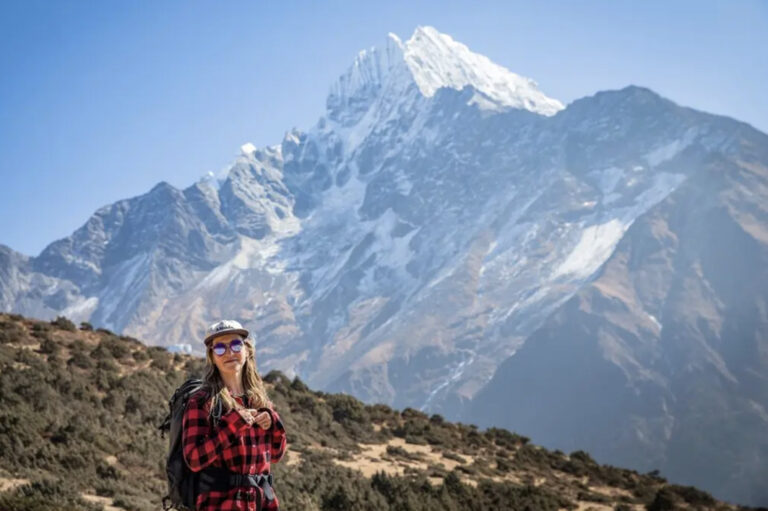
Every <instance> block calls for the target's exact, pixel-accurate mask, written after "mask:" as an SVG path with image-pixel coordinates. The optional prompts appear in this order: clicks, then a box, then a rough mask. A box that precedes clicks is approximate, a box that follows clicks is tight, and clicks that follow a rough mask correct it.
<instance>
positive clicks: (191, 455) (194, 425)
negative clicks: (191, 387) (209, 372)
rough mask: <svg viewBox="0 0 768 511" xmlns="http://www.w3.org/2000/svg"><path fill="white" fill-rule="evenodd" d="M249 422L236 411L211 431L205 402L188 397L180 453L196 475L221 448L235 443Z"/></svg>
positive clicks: (228, 414) (226, 415)
mask: <svg viewBox="0 0 768 511" xmlns="http://www.w3.org/2000/svg"><path fill="white" fill-rule="evenodd" d="M246 428H248V423H247V422H246V421H245V419H243V417H242V416H241V415H240V414H239V413H238V412H237V411H235V410H230V411H229V412H227V413H225V414H224V415H222V417H221V421H220V422H219V425H218V427H215V428H213V429H211V427H210V421H209V418H208V411H207V410H206V407H205V400H204V399H195V398H194V397H193V398H190V400H189V402H188V403H187V408H186V410H184V420H183V422H182V450H183V452H184V461H186V462H187V465H188V466H189V468H190V470H192V471H193V472H198V471H200V470H202V469H204V468H205V467H207V466H208V465H210V464H211V463H213V462H214V461H215V460H216V459H217V458H218V457H219V456H221V455H222V453H223V451H224V449H226V448H227V447H229V446H230V445H232V444H233V443H235V442H237V439H238V438H239V435H240V434H241V433H242V432H243V431H244V430H245V429H246Z"/></svg>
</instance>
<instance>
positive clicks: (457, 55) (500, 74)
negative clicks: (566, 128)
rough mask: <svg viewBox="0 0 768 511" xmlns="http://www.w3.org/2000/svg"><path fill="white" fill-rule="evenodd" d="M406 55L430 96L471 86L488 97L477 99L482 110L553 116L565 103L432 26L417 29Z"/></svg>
mask: <svg viewBox="0 0 768 511" xmlns="http://www.w3.org/2000/svg"><path fill="white" fill-rule="evenodd" d="M403 53H404V57H405V62H406V63H407V64H408V68H409V69H410V71H411V74H412V75H413V78H414V80H415V81H416V83H417V84H418V86H419V89H420V90H421V92H422V93H423V94H424V95H425V96H427V97H429V96H432V95H434V93H435V92H436V91H437V89H440V88H442V87H449V88H452V89H457V90H460V89H462V88H464V87H466V86H472V87H474V88H475V89H476V90H477V91H478V92H480V93H482V94H483V95H485V96H486V97H485V98H484V99H485V101H481V100H480V98H477V101H478V102H479V106H480V107H481V108H486V109H497V108H499V107H502V108H503V107H511V108H522V109H525V110H530V111H532V112H535V113H538V114H542V115H554V114H555V113H557V112H558V111H559V110H562V109H563V104H562V103H560V101H558V100H556V99H552V98H549V97H547V96H545V95H544V93H542V92H541V91H540V90H539V89H538V85H537V84H536V82H535V81H533V80H531V79H530V78H526V77H524V76H520V75H517V74H515V73H513V72H511V71H509V70H508V69H506V68H504V67H502V66H500V65H498V64H496V63H494V62H492V61H491V60H490V59H489V58H488V57H486V56H484V55H480V54H478V53H473V52H472V51H470V49H469V48H467V46H466V45H464V44H462V43H460V42H458V41H455V40H454V39H453V38H452V37H451V36H449V35H447V34H443V33H441V32H439V31H438V30H436V29H435V28H433V27H429V26H425V27H417V28H416V30H415V31H414V32H413V35H412V36H411V38H410V39H409V40H408V41H407V42H406V43H405V45H404V51H403ZM488 103H490V104H488Z"/></svg>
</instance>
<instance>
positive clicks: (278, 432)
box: [267, 408, 286, 463]
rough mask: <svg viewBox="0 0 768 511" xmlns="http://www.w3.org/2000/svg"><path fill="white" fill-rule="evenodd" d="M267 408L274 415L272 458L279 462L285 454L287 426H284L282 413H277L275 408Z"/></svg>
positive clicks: (270, 448) (271, 428)
mask: <svg viewBox="0 0 768 511" xmlns="http://www.w3.org/2000/svg"><path fill="white" fill-rule="evenodd" d="M267 410H268V411H269V414H270V415H271V416H272V426H271V427H270V433H272V442H271V443H270V445H269V454H270V460H271V461H272V463H277V462H278V461H280V458H282V457H283V454H285V444H286V438H285V427H284V426H283V421H281V420H280V415H278V414H277V412H276V411H275V410H274V408H267Z"/></svg>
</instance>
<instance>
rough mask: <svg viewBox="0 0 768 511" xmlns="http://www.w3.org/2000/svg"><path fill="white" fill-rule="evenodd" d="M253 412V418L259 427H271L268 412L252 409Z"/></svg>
mask: <svg viewBox="0 0 768 511" xmlns="http://www.w3.org/2000/svg"><path fill="white" fill-rule="evenodd" d="M253 412H254V413H255V415H254V420H255V422H256V424H258V425H259V427H260V428H262V429H269V428H271V427H272V416H271V415H270V414H269V412H267V411H264V412H259V411H257V410H254V411H253Z"/></svg>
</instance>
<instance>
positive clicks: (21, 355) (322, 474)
mask: <svg viewBox="0 0 768 511" xmlns="http://www.w3.org/2000/svg"><path fill="white" fill-rule="evenodd" d="M201 367H202V360H200V359H198V358H194V357H191V356H188V355H181V354H172V353H169V352H168V351H166V350H165V349H164V348H159V347H146V346H145V345H144V344H142V343H141V342H139V341H138V340H136V339H132V338H130V337H125V336H118V335H115V334H113V333H111V332H109V331H107V330H97V331H93V330H92V329H90V326H89V325H87V324H83V325H81V328H80V329H78V328H76V327H75V325H74V324H72V323H71V322H70V321H69V320H66V319H63V318H60V319H57V320H56V321H53V322H50V323H48V322H42V321H37V320H31V319H25V318H23V317H21V316H18V315H8V314H0V510H8V511H15V510H22V509H23V510H38V511H40V510H49V509H51V510H52V509H64V508H66V509H72V510H96V509H100V508H103V509H106V510H109V511H115V510H122V509H125V510H155V509H159V502H160V498H161V496H162V495H163V493H164V489H165V482H164V479H163V470H164V467H163V461H164V453H165V449H166V441H165V440H163V439H161V438H160V436H159V434H158V431H157V428H156V426H157V424H158V423H159V422H160V419H161V418H162V416H163V415H164V413H165V411H166V406H167V404H166V403H167V398H168V396H169V395H170V394H171V393H172V391H173V389H174V388H175V387H176V386H177V385H178V384H180V383H181V382H182V381H184V379H185V378H187V377H189V376H190V375H198V374H199V373H200V371H201ZM265 379H266V381H267V382H268V390H269V392H270V397H271V398H272V399H273V401H274V402H275V405H276V407H277V409H278V410H279V411H280V412H281V414H282V416H283V419H284V422H285V425H286V429H287V431H288V433H289V452H288V454H287V456H286V458H285V459H284V462H283V463H280V464H279V465H276V467H275V474H276V478H277V482H276V485H275V486H276V489H277V491H278V493H279V495H280V497H281V501H282V503H283V508H284V509H287V510H296V509H301V510H305V509H306V510H312V509H323V510H346V509H349V510H352V509H361V510H379V509H399V510H409V509H413V510H430V509H448V510H458V509H531V510H559V509H568V510H587V509H594V510H614V509H621V510H631V509H635V510H641V509H651V510H666V509H716V510H733V509H748V508H743V507H736V506H733V505H729V504H725V503H721V502H717V501H715V500H714V499H713V498H712V497H711V496H709V495H708V494H707V493H705V492H702V491H699V490H696V489H694V488H691V487H682V486H676V485H672V484H669V483H667V482H666V481H665V480H664V479H663V478H662V477H660V476H659V475H658V474H653V473H649V474H645V475H643V474H639V473H637V472H635V471H631V470H625V469H620V468H616V467H611V466H606V465H603V466H601V465H598V464H596V463H595V462H594V461H593V460H592V459H591V458H590V456H589V454H587V453H585V452H582V451H576V452H573V453H570V455H567V454H565V453H562V452H559V451H554V452H552V451H548V450H546V449H542V448H540V447H537V446H534V445H531V444H530V443H529V442H528V439H527V438H525V437H522V436H519V435H517V434H515V433H511V432H509V431H506V430H501V429H488V430H486V431H480V430H478V429H477V428H476V427H475V426H471V425H464V424H453V423H449V422H447V421H445V420H444V419H442V417H440V416H438V415H432V416H428V415H425V414H423V413H421V412H418V411H415V410H413V409H406V410H403V411H402V412H399V411H396V410H393V409H391V408H389V407H387V406H384V405H373V406H366V405H364V404H362V403H361V402H360V401H358V400H356V399H354V398H352V397H350V396H347V395H344V394H327V393H323V392H314V391H311V390H310V389H309V388H307V386H306V385H305V384H304V383H302V382H301V381H300V380H299V379H294V380H293V381H291V380H289V379H288V378H286V377H285V376H284V375H283V374H282V373H279V372H276V371H275V372H271V373H269V374H268V375H266V376H265Z"/></svg>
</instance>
